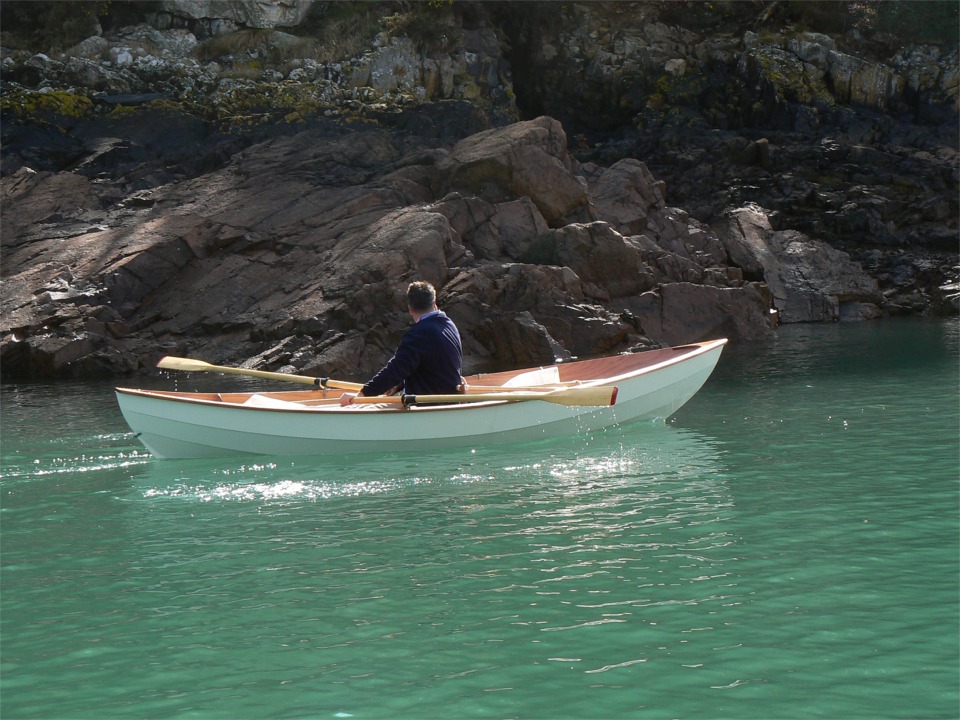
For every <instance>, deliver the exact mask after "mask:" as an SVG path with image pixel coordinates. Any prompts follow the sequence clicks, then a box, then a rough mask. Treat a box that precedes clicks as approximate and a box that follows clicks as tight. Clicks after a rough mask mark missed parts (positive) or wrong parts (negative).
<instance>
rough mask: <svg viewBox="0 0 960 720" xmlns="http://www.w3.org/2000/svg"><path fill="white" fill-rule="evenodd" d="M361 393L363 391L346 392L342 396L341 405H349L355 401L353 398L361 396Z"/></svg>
mask: <svg viewBox="0 0 960 720" xmlns="http://www.w3.org/2000/svg"><path fill="white" fill-rule="evenodd" d="M361 395H362V393H350V392H345V393H344V394H343V395H341V396H340V407H346V406H347V405H349V404H350V403H352V402H353V399H354V398H355V397H360V396H361Z"/></svg>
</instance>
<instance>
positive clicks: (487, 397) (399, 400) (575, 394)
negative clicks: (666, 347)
mask: <svg viewBox="0 0 960 720" xmlns="http://www.w3.org/2000/svg"><path fill="white" fill-rule="evenodd" d="M530 400H542V401H543V402H549V403H556V404H558V405H581V406H595V407H599V406H605V405H613V404H615V403H616V401H617V388H616V387H588V388H567V389H563V390H553V391H550V392H492V393H474V394H469V395H461V394H457V395H379V396H375V397H356V398H354V399H353V402H354V403H360V404H367V405H369V404H374V405H375V404H380V403H385V404H390V405H404V406H405V407H409V406H410V405H447V404H455V403H480V402H527V401H530Z"/></svg>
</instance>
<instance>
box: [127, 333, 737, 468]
mask: <svg viewBox="0 0 960 720" xmlns="http://www.w3.org/2000/svg"><path fill="white" fill-rule="evenodd" d="M726 342H727V341H726V340H725V339H720V340H712V341H709V342H702V343H695V344H691V345H683V346H680V347H673V348H665V349H661V350H649V351H646V352H641V353H632V354H627V355H616V356H611V357H606V358H600V359H596V360H583V361H579V362H571V363H564V364H561V365H556V366H551V367H548V368H539V369H533V370H516V371H511V372H502V373H490V374H483V375H474V376H470V377H468V378H467V382H468V383H469V387H470V392H469V394H467V395H464V396H459V397H456V396H428V397H426V398H423V397H421V398H418V399H416V400H415V401H414V402H415V403H418V404H406V405H405V404H404V403H403V402H402V401H401V399H400V398H369V399H367V400H366V402H368V403H371V404H368V405H359V406H353V407H349V406H348V407H346V408H344V407H341V406H340V403H339V397H340V395H341V394H342V392H344V389H350V388H351V383H340V382H335V381H330V382H327V380H326V379H323V380H322V381H321V380H314V379H313V378H305V377H302V376H297V375H289V376H288V375H284V374H281V373H265V372H260V371H253V370H242V369H238V368H235V369H228V368H219V367H216V366H211V365H207V364H206V363H199V362H198V361H183V362H190V363H193V365H194V366H193V367H179V369H196V370H203V369H210V370H217V371H222V372H234V373H237V374H246V375H255V376H257V377H263V376H268V377H275V378H282V379H286V380H297V381H306V382H310V383H311V384H313V383H316V385H318V386H319V385H321V384H324V385H326V387H317V388H316V389H313V390H295V391H284V392H261V393H229V392H224V393H210V392H170V391H159V390H137V389H132V388H116V393H117V401H118V403H119V405H120V410H121V412H122V413H123V416H124V418H125V419H126V421H127V423H128V424H129V425H130V428H131V429H132V430H133V432H134V433H135V434H136V436H137V437H138V438H139V439H140V442H142V443H143V444H144V445H145V446H146V447H147V449H149V450H150V452H151V453H153V454H154V455H155V456H157V457H159V458H189V457H216V456H224V455H236V454H243V453H254V454H262V455H349V454H355V453H371V452H375V453H377V452H398V451H424V452H426V451H433V450H443V449H446V448H453V447H471V446H477V445H488V444H499V443H508V442H523V441H530V440H539V439H544V438H552V437H559V436H564V435H571V434H574V433H579V432H590V431H594V430H599V429H601V428H605V427H609V426H611V425H616V424H619V423H624V422H630V421H633V420H641V419H654V418H667V417H669V416H670V415H672V414H673V413H674V412H676V410H677V409H678V408H679V407H680V406H682V405H683V404H684V403H686V402H687V401H688V400H689V399H690V398H691V397H693V396H694V394H695V393H696V392H697V391H698V390H699V389H700V388H701V387H702V386H703V384H704V383H705V382H706V381H707V378H708V377H710V373H711V372H713V369H714V367H715V366H716V364H717V361H718V360H719V359H720V353H721V351H722V350H723V346H724V345H725V344H726ZM163 366H164V365H163V363H162V362H161V367H163ZM408 403H409V398H408ZM425 403H430V404H425ZM438 403H439V404H438Z"/></svg>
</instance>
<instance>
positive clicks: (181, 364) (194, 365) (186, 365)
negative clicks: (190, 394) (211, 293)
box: [157, 355, 363, 392]
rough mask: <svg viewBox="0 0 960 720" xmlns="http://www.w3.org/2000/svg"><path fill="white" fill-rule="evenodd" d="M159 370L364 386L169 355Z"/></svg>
mask: <svg viewBox="0 0 960 720" xmlns="http://www.w3.org/2000/svg"><path fill="white" fill-rule="evenodd" d="M157 367H158V368H163V369H164V370H186V371H188V372H219V373H228V374H230V375H247V376H249V377H258V378H263V379H265V380H282V381H285V382H295V383H303V384H305V385H314V386H316V387H324V388H328V387H330V388H337V389H338V390H350V391H352V392H359V391H360V390H362V389H363V385H360V384H359V383H352V382H345V381H343V380H331V379H330V378H325V377H324V378H319V377H308V376H306V375H291V374H290V373H275V372H267V371H266V370H248V369H247V368H235V367H225V366H223V365H211V364H210V363H207V362H204V361H203V360H191V359H189V358H179V357H172V356H170V355H168V356H167V357H165V358H161V360H160V362H158V363H157Z"/></svg>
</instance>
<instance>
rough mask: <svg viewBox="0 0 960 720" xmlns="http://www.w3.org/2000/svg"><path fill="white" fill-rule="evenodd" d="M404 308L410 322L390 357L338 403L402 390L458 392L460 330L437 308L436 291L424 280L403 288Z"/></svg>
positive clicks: (460, 375)
mask: <svg viewBox="0 0 960 720" xmlns="http://www.w3.org/2000/svg"><path fill="white" fill-rule="evenodd" d="M407 310H408V311H409V313H410V316H411V317H412V318H413V325H412V326H411V327H410V328H409V329H408V330H407V331H406V332H405V333H404V335H403V338H401V340H400V345H399V347H398V348H397V350H396V352H395V353H394V354H393V357H391V358H390V360H388V361H387V364H386V365H384V366H383V367H382V368H381V369H380V370H379V371H378V372H377V373H376V374H375V375H374V376H373V377H372V378H370V380H369V381H368V382H367V383H366V384H365V385H364V386H363V389H362V390H361V391H360V392H359V393H344V394H343V395H341V396H340V404H341V405H344V406H346V405H350V404H351V403H352V402H353V399H354V398H355V397H373V396H375V395H384V394H393V393H395V392H397V391H398V390H402V392H403V394H405V395H418V394H419V395H449V394H452V393H458V392H462V387H463V383H464V380H463V376H462V373H461V364H462V361H463V347H462V346H461V344H460V332H459V331H458V330H457V326H456V325H455V324H454V322H453V320H451V319H450V318H449V317H447V315H446V314H445V313H444V312H443V311H442V310H440V309H439V308H438V307H437V291H436V290H435V289H434V287H433V285H431V284H430V283H428V282H424V281H417V282H412V283H410V285H409V286H408V287H407Z"/></svg>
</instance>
